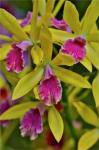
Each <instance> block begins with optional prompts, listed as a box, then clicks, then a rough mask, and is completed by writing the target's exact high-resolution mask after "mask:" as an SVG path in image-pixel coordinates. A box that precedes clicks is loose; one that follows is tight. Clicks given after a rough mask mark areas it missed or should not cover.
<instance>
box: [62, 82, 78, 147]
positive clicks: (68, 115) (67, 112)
mask: <svg viewBox="0 0 99 150" xmlns="http://www.w3.org/2000/svg"><path fill="white" fill-rule="evenodd" d="M66 90H67V87H66V86H65V84H64V83H63V103H64V118H65V119H66V122H67V124H68V127H69V129H70V132H71V136H72V138H73V139H74V141H75V149H76V148H77V141H78V137H77V134H76V130H75V128H74V127H73V118H72V114H71V111H70V108H69V103H68V99H67V93H66Z"/></svg>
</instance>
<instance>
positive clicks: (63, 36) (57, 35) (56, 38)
mask: <svg viewBox="0 0 99 150" xmlns="http://www.w3.org/2000/svg"><path fill="white" fill-rule="evenodd" d="M50 31H51V33H52V40H53V42H54V43H61V44H63V43H64V42H65V41H66V40H67V39H70V38H74V34H72V33H68V32H66V31H61V30H56V29H51V28H50Z"/></svg>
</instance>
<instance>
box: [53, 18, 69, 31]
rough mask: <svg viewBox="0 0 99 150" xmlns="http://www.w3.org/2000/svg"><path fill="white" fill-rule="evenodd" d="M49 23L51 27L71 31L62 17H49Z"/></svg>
mask: <svg viewBox="0 0 99 150" xmlns="http://www.w3.org/2000/svg"><path fill="white" fill-rule="evenodd" d="M51 24H52V26H53V27H55V28H57V29H60V30H63V31H67V32H71V29H70V27H69V26H68V24H67V23H66V22H65V21H64V20H63V19H62V20H58V19H56V18H52V19H51Z"/></svg>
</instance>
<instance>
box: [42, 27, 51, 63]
mask: <svg viewBox="0 0 99 150" xmlns="http://www.w3.org/2000/svg"><path fill="white" fill-rule="evenodd" d="M40 40H41V48H42V50H43V52H44V57H45V59H47V60H51V57H52V48H53V46H52V35H51V32H50V30H49V29H48V28H47V27H42V29H41V34H40Z"/></svg>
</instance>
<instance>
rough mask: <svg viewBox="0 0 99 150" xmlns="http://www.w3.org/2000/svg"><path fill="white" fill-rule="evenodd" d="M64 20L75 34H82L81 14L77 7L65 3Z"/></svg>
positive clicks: (68, 2) (67, 2)
mask: <svg viewBox="0 0 99 150" xmlns="http://www.w3.org/2000/svg"><path fill="white" fill-rule="evenodd" d="M63 18H64V20H65V21H66V22H67V23H68V25H69V26H70V27H71V29H72V30H73V31H74V32H75V33H80V31H81V28H80V22H79V14H78V11H77V9H76V7H75V6H74V5H73V4H72V3H71V2H70V1H66V3H65V7H64V12H63Z"/></svg>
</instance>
